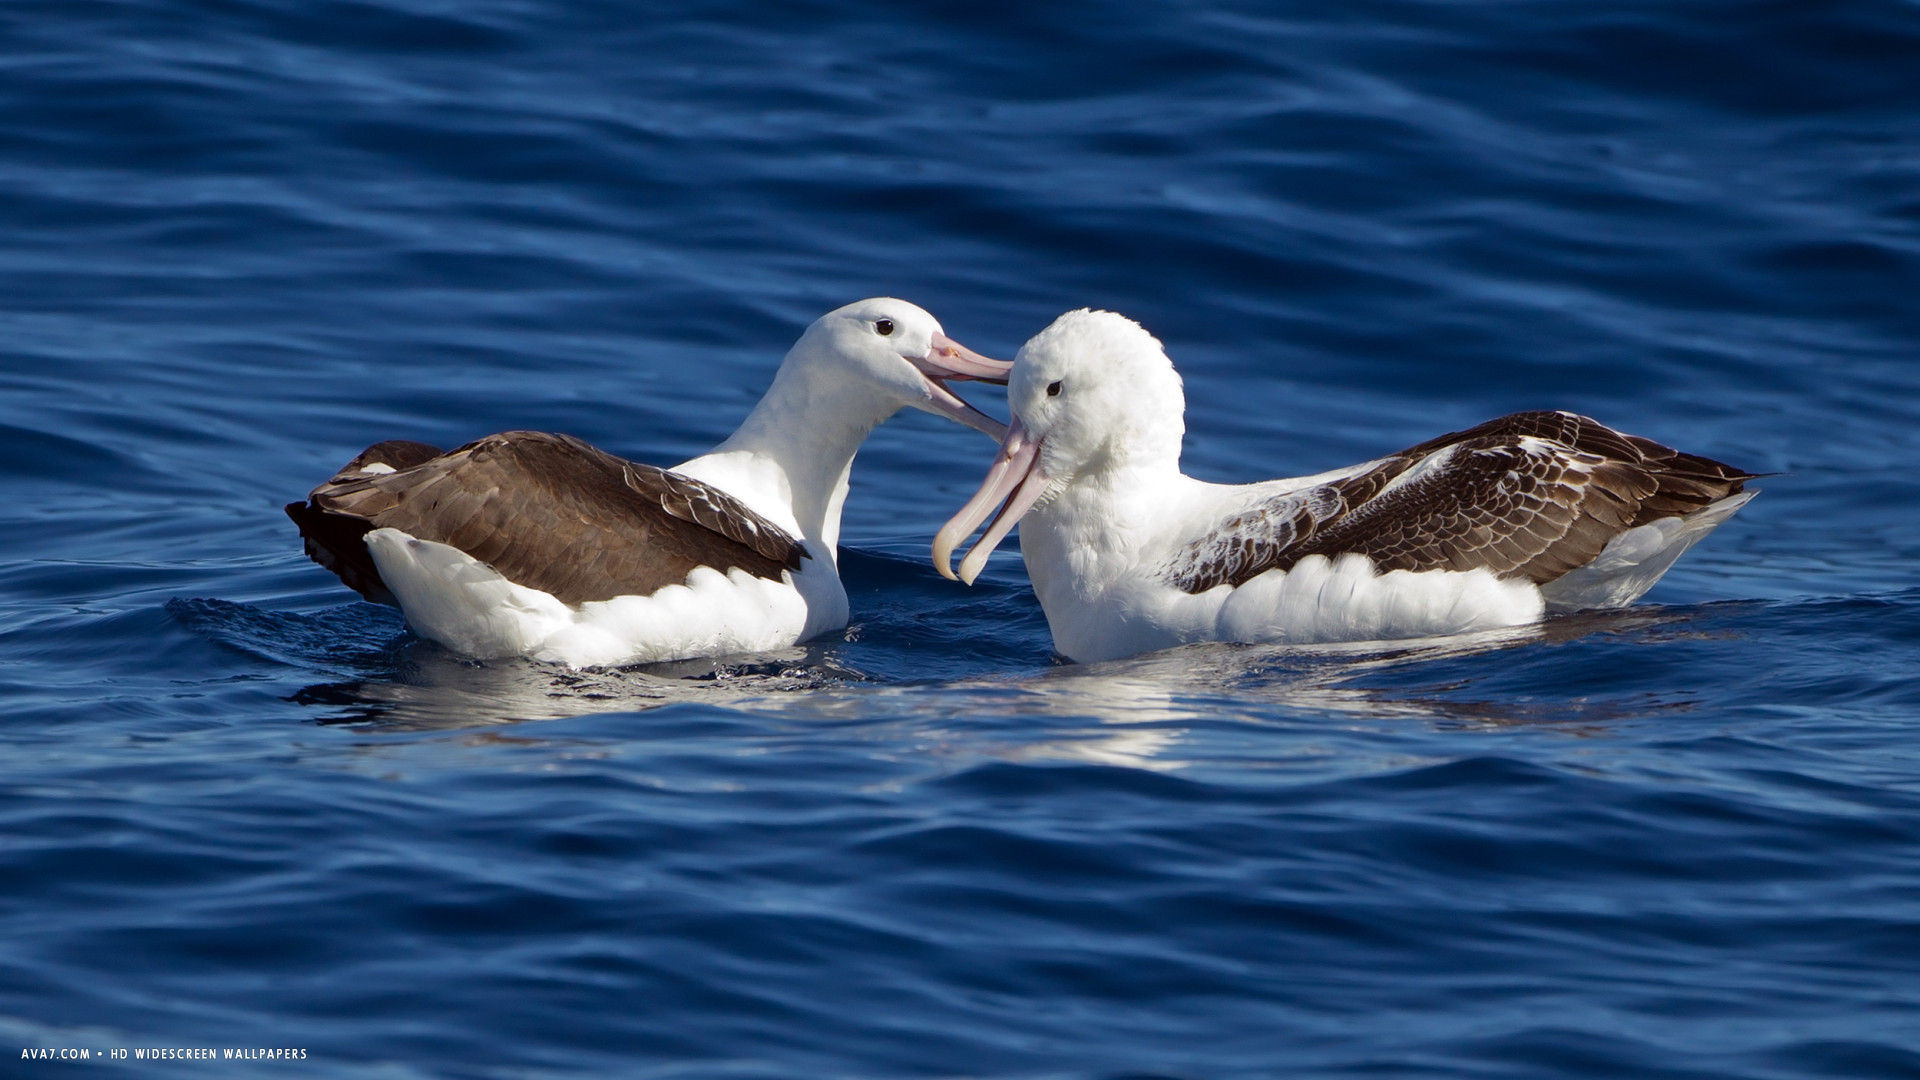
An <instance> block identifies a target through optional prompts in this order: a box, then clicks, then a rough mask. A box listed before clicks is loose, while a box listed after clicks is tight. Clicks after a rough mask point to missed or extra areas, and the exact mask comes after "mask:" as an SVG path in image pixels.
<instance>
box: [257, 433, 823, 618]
mask: <svg viewBox="0 0 1920 1080" xmlns="http://www.w3.org/2000/svg"><path fill="white" fill-rule="evenodd" d="M383 448H384V449H383ZM422 451H430V452H431V453H422ZM370 462H372V463H377V464H388V465H392V466H394V467H395V468H396V470H397V471H395V472H391V473H376V474H368V473H365V472H363V471H362V468H363V466H365V465H366V464H368V463H370ZM403 463H404V464H403ZM287 513H288V515H289V516H290V517H292V518H293V519H294V521H295V522H296V523H297V524H299V526H300V531H301V533H302V534H303V535H304V536H305V537H306V538H307V553H308V554H309V555H312V556H313V558H314V560H315V561H316V562H319V563H320V564H321V565H322V566H326V567H327V568H329V569H331V570H333V571H335V572H336V573H338V574H339V575H340V578H341V580H342V581H344V582H346V583H347V585H349V586H351V587H352V588H354V589H356V590H358V591H359V592H360V593H362V594H363V595H365V596H366V597H367V598H368V599H370V600H375V601H379V602H383V603H392V602H393V598H392V595H391V594H390V593H389V592H388V591H387V589H386V586H385V584H384V583H382V582H381V581H380V580H379V574H378V572H377V571H376V570H375V569H374V567H373V561H372V559H371V558H370V557H369V556H368V555H367V553H366V544H365V541H364V537H365V536H366V534H367V533H368V532H369V531H371V530H373V529H382V528H393V529H399V530H400V531H402V532H404V533H407V534H408V535H410V536H413V537H416V538H418V539H421V540H432V541H436V542H439V543H443V544H448V545H451V546H453V547H456V548H459V549H460V550H461V551H464V552H466V553H467V554H468V555H471V556H473V557H474V558H475V559H478V560H479V561H481V562H484V563H487V564H488V565H490V566H492V567H493V568H494V569H495V570H497V571H499V572H500V573H501V574H502V575H503V576H505V577H506V578H507V579H508V580H510V581H513V582H516V583H518V584H521V585H524V586H527V587H528V588H533V589H539V590H540V591H542V592H546V593H551V594H552V595H553V596H555V597H557V598H559V599H560V600H561V601H562V602H564V603H568V604H580V603H585V602H587V601H591V600H607V599H610V598H612V597H615V596H626V595H647V594H650V593H653V592H656V591H658V590H659V589H661V588H663V587H665V586H667V585H674V584H678V583H680V582H682V581H684V580H686V576H687V574H688V573H690V572H691V571H692V570H694V569H695V568H697V567H700V566H711V567H713V568H715V569H717V570H720V571H723V572H724V571H727V570H732V569H739V570H744V571H746V572H747V573H749V574H752V575H754V576H756V577H762V578H767V579H769V580H778V579H779V577H780V574H781V572H782V571H786V570H798V569H799V568H800V562H801V560H802V559H804V558H806V557H807V552H806V549H805V547H803V546H802V545H801V544H800V542H799V541H798V540H795V539H794V538H793V537H792V536H791V535H790V534H788V533H787V532H786V531H785V530H784V529H781V528H780V527H779V526H777V525H775V524H773V523H772V522H770V521H768V520H767V519H765V518H763V517H761V516H760V515H758V514H756V513H754V512H753V511H752V510H749V509H748V508H747V507H746V506H745V505H744V504H743V503H741V502H740V501H739V500H738V499H735V498H733V497H732V496H731V495H728V494H727V493H726V492H724V491H721V490H719V489H717V488H713V487H709V486H708V485H706V484H703V483H701V482H699V481H697V480H694V479H692V478H690V477H685V476H680V475H678V474H676V473H673V472H670V471H668V470H666V469H661V468H657V467H655V466H652V465H641V464H638V463H635V462H631V461H626V460H623V459H621V458H617V457H615V456H613V455H612V454H609V453H607V452H605V451H603V450H599V449H596V448H595V447H592V446H589V445H588V444H587V443H585V442H582V441H581V440H579V439H576V438H574V437H572V436H570V435H557V434H548V433H545V432H537V431H509V432H504V433H502V434H499V435H489V436H487V437H486V438H484V439H480V440H478V441H476V442H472V443H468V444H467V445H465V446H462V447H460V448H459V449H457V450H454V451H452V452H451V453H447V454H440V453H439V452H438V451H436V450H433V448H432V447H428V446H426V445H425V444H424V443H381V444H378V445H376V446H373V447H369V448H368V449H367V451H366V452H365V453H363V454H361V455H360V457H357V458H355V459H354V461H353V462H352V463H350V464H349V465H348V466H347V467H345V468H343V469H341V471H340V472H339V473H338V474H336V475H335V476H334V478H333V479H331V480H329V481H327V482H326V483H324V484H322V485H320V486H319V487H317V488H315V489H314V490H313V493H312V495H311V496H309V498H308V500H307V501H306V502H305V503H292V504H290V505H289V506H288V507H287Z"/></svg>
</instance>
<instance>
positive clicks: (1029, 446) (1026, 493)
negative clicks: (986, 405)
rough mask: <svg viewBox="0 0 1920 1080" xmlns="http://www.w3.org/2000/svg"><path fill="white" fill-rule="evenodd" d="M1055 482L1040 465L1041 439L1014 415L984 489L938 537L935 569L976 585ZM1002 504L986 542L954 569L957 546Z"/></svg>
mask: <svg viewBox="0 0 1920 1080" xmlns="http://www.w3.org/2000/svg"><path fill="white" fill-rule="evenodd" d="M1052 482H1053V480H1052V478H1051V477H1049V476H1048V475H1047V474H1046V470H1044V469H1042V468H1041V467H1040V440H1038V439H1034V438H1031V437H1029V436H1028V434H1027V429H1026V428H1025V427H1023V426H1022V425H1021V423H1020V418H1019V417H1017V416H1016V417H1014V418H1013V424H1012V426H1010V427H1009V428H1007V437H1006V438H1005V439H1003V440H1002V441H1001V443H1000V453H999V455H998V456H996V457H995V458H994V459H993V466H992V467H991V468H989V469H988V470H987V478H986V480H985V481H984V482H982V483H981V485H980V490H979V491H977V492H975V493H974V496H973V498H972V499H970V500H968V501H967V505H965V506H963V507H961V508H960V512H959V513H957V514H955V515H953V519H952V520H950V521H948V522H947V523H946V524H945V525H943V526H941V527H940V532H939V533H938V534H937V535H935V536H934V538H933V568H934V569H935V570H938V571H940V576H941V577H944V578H946V579H947V580H948V581H964V582H966V583H967V584H969V585H971V584H973V579H974V578H977V577H979V576H980V571H981V570H983V569H985V567H986V565H987V556H989V555H991V554H993V549H994V548H996V547H999V546H1000V541H1002V540H1005V539H1006V538H1007V534H1008V533H1010V532H1012V531H1013V526H1014V523H1015V522H1017V521H1019V520H1020V518H1021V516H1022V515H1024V514H1025V513H1026V512H1027V511H1029V510H1031V509H1033V504H1034V503H1036V502H1038V501H1039V499H1040V496H1041V495H1042V494H1044V493H1045V492H1046V490H1047V487H1048V485H1049V484H1051V483H1052ZM996 503H997V504H999V505H1000V512H999V513H998V514H996V515H994V519H993V522H992V524H990V525H988V526H987V531H986V532H985V533H984V534H982V535H981V537H980V542H979V543H977V544H975V545H973V550H971V551H969V552H967V557H966V558H964V559H962V560H960V573H959V574H957V575H956V574H955V573H954V572H953V549H954V548H956V547H959V546H960V542H961V541H962V540H965V539H966V538H967V537H969V536H972V535H973V530H975V529H977V528H979V527H980V523H981V522H982V521H985V520H986V517H987V513H988V512H989V511H990V510H992V509H993V507H994V505H995V504H996Z"/></svg>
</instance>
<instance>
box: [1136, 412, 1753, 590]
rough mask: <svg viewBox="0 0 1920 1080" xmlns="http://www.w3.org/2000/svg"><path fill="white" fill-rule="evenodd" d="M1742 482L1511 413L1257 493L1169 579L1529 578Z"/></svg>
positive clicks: (1563, 417)
mask: <svg viewBox="0 0 1920 1080" xmlns="http://www.w3.org/2000/svg"><path fill="white" fill-rule="evenodd" d="M1752 478H1753V474H1750V473H1745V472H1741V471H1740V470H1738V469H1735V468H1732V467H1731V466H1728V465H1725V464H1722V463H1720V462H1718V461H1713V460H1711V459H1709V458H1704V457H1699V456H1696V455H1693V454H1686V453H1682V452H1680V451H1678V450H1674V449H1672V448H1671V447H1667V446H1662V445H1661V444H1659V443H1656V442H1653V441H1652V440H1650V439H1643V438H1639V437H1637V436H1633V435H1627V434H1624V433H1622V432H1618V431H1615V430H1613V429H1612V428H1609V427H1607V426H1606V425H1604V424H1601V423H1599V422H1598V421H1595V420H1591V419H1588V418H1587V417H1584V416H1578V415H1575V414H1573V413H1566V412H1526V413H1515V414H1513V415H1511V416H1504V417H1501V418H1499V419H1497V420H1490V421H1488V422H1487V423H1484V424H1481V425H1479V426H1478V427H1474V428H1469V429H1468V430H1466V431H1459V432H1454V433H1452V434H1449V435H1443V436H1441V437H1439V438H1437V439H1432V440H1429V441H1428V442H1424V443H1421V444H1420V445H1418V446H1415V447H1411V448H1409V449H1407V450H1404V451H1401V452H1400V453H1398V454H1395V455H1393V456H1391V457H1388V458H1383V459H1381V460H1380V461H1377V462H1373V463H1371V464H1369V465H1367V466H1364V467H1362V468H1360V469H1358V470H1356V471H1355V472H1353V473H1352V474H1350V475H1348V476H1345V477H1342V478H1341V479H1338V480H1334V481H1330V482H1328V483H1325V484H1321V485H1319V486H1316V487H1312V488H1308V489H1306V490H1302V491H1293V492H1289V493H1287V494H1284V495H1277V496H1273V497H1270V498H1268V499H1264V500H1260V501H1257V502H1255V503H1253V504H1251V505H1249V506H1247V507H1246V508H1244V509H1243V510H1242V511H1241V512H1239V513H1238V514H1236V515H1235V516H1234V517H1232V518H1231V519H1229V520H1228V521H1226V522H1223V523H1221V525H1220V526H1219V527H1217V528H1215V529H1213V530H1210V531H1209V533H1208V534H1207V535H1206V536H1205V537H1203V538H1201V539H1200V540H1198V541H1196V542H1195V543H1194V544H1193V545H1191V546H1189V547H1188V549H1187V550H1186V551H1184V552H1183V553H1182V554H1181V557H1180V558H1179V559H1177V560H1176V561H1175V562H1174V564H1173V566H1172V568H1171V570H1170V577H1171V580H1172V581H1173V583H1174V584H1175V585H1176V586H1178V587H1179V588H1181V589H1183V590H1185V591H1187V592H1190V593H1200V592H1205V591H1207V590H1208V589H1211V588H1214V587H1216V586H1219V585H1223V584H1225V585H1234V586H1238V585H1241V584H1243V583H1245V582H1246V581H1248V580H1250V579H1252V578H1253V577H1255V576H1257V575H1259V574H1262V573H1265V572H1267V571H1268V570H1288V569H1291V568H1292V567H1293V566H1294V564H1296V563H1298V562H1299V561H1300V560H1301V559H1304V558H1306V557H1308V556H1310V555H1324V556H1327V557H1328V558H1333V557H1337V556H1339V555H1342V554H1346V553H1350V552H1351V553H1358V554H1361V555H1365V556H1367V557H1368V558H1370V559H1372V560H1373V562H1374V566H1375V569H1376V570H1379V571H1381V572H1385V571H1389V570H1416V571H1418V570H1457V571H1467V570H1473V569H1476V568H1485V569H1487V570H1491V571H1492V572H1493V573H1495V574H1496V575H1498V576H1500V577H1525V578H1527V579H1528V580H1531V581H1533V582H1535V583H1536V584H1541V583H1545V582H1549V581H1552V580H1554V579H1556V578H1558V577H1560V576H1561V575H1563V574H1565V573H1567V572H1568V571H1570V570H1573V569H1575V568H1577V567H1580V566H1583V565H1585V564H1587V563H1588V562H1591V561H1592V560H1593V559H1594V558H1595V557H1596V556H1597V555H1599V554H1600V552H1601V551H1602V550H1603V549H1604V548H1605V547H1606V546H1607V543H1608V542H1609V541H1611V540H1612V539H1613V538H1614V537H1616V536H1618V535H1620V534H1621V533H1623V532H1625V531H1626V530H1628V529H1631V528H1634V527H1636V526H1639V525H1643V524H1646V523H1648V522H1650V521H1654V520H1657V519H1659V518H1664V517H1680V516H1685V515H1687V514H1690V513H1693V512H1694V511H1696V510H1700V509H1703V508H1704V507H1706V506H1708V505H1710V504H1712V503H1714V502H1717V501H1719V500H1721V499H1724V498H1727V497H1728V496H1730V495H1735V494H1738V493H1739V492H1740V491H1741V490H1742V489H1743V487H1744V485H1745V483H1746V481H1747V480H1750V479H1752Z"/></svg>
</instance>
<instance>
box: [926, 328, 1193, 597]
mask: <svg viewBox="0 0 1920 1080" xmlns="http://www.w3.org/2000/svg"><path fill="white" fill-rule="evenodd" d="M1007 404H1008V407H1009V408H1010V409H1011V410H1012V412H1013V423H1012V425H1011V426H1010V427H1009V428H1008V429H1007V435H1006V438H1005V439H1004V440H1002V442H1001V443H1000V453H999V455H998V456H997V457H995V458H994V461H993V466H992V467H991V468H990V469H989V470H988V471H987V478H986V481H985V482H984V483H982V484H981V485H980V490H979V491H978V492H977V493H976V494H975V495H974V496H973V498H972V499H971V500H970V501H969V502H968V503H967V505H966V506H964V507H962V508H961V510H960V512H959V513H957V514H955V515H954V516H953V519H952V520H951V521H948V522H947V523H946V525H945V526H943V527H942V528H941V529H940V533H939V535H937V536H935V537H934V540H933V565H934V568H935V569H937V570H939V571H940V573H941V575H942V576H944V577H946V578H948V579H950V580H958V581H964V582H966V583H967V584H969V585H971V584H973V580H974V578H976V577H978V576H979V575H980V571H981V570H982V569H983V568H984V567H985V566H986V564H987V556H988V555H991V554H992V553H993V549H994V548H996V547H998V546H999V544H1000V541H1002V540H1004V539H1006V537H1007V534H1008V533H1009V532H1012V531H1013V526H1014V523H1015V522H1017V521H1019V520H1020V518H1021V516H1022V515H1023V514H1025V513H1027V511H1029V510H1032V509H1033V508H1034V507H1035V506H1041V505H1045V504H1046V503H1047V502H1049V501H1051V500H1052V499H1053V498H1055V497H1056V496H1058V495H1059V493H1060V492H1062V491H1064V490H1066V489H1067V487H1068V486H1069V485H1072V484H1074V483H1076V482H1085V481H1087V480H1092V479H1097V478H1100V477H1102V476H1105V475H1108V474H1111V473H1114V472H1118V471H1122V470H1126V469H1129V468H1140V467H1146V468H1170V469H1175V470H1177V469H1178V468H1179V467H1180V438H1181V436H1182V435H1183V434H1185V431H1186V423H1185V420H1184V415H1185V412H1186V397H1185V395H1184V394H1183V393H1182V392H1181V389H1180V375H1179V373H1178V372H1176V371H1174V370H1173V362H1172V361H1171V360H1168V359H1167V353H1166V350H1165V349H1164V348H1162V347H1161V345H1160V342H1159V341H1158V340H1156V339H1155V338H1154V336H1153V335H1152V334H1149V333H1147V332H1146V330H1144V329H1142V328H1141V326H1140V324H1139V323H1136V322H1134V321H1133V320H1132V319H1129V318H1127V317H1125V316H1124V315H1116V314H1114V313H1113V312H1111V311H1091V310H1088V309H1086V308H1082V309H1080V310H1079V311H1069V312H1067V313H1066V314H1065V315H1062V316H1060V317H1059V318H1058V319H1055V320H1054V321H1053V325H1051V326H1049V327H1047V328H1046V329H1045V330H1042V331H1040V332H1039V333H1038V334H1035V335H1034V336H1033V338H1032V339H1031V340H1029V341H1028V342H1027V343H1026V344H1025V345H1023V346H1021V347H1020V352H1019V355H1017V356H1015V357H1014V358H1013V371H1012V373H1011V374H1010V376H1009V378H1008V382H1007ZM996 504H998V505H999V506H1000V512H999V514H998V515H996V516H995V517H994V519H993V522H992V523H991V524H989V525H988V526H987V531H986V533H985V534H984V535H982V536H981V537H980V542H979V543H977V544H975V545H974V547H973V550H972V551H970V552H968V553H967V557H966V558H965V559H964V560H962V561H961V563H960V572H959V573H958V574H957V575H956V574H955V573H954V571H953V568H952V562H953V550H954V548H956V547H958V546H959V545H960V542H961V541H963V540H965V539H966V538H967V537H968V536H971V535H972V534H973V530H975V529H977V528H979V527H980V523H981V522H982V521H985V520H986V518H987V514H988V513H989V512H991V511H992V509H993V507H994V506H995V505H996Z"/></svg>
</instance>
